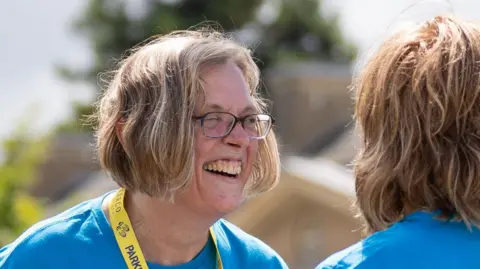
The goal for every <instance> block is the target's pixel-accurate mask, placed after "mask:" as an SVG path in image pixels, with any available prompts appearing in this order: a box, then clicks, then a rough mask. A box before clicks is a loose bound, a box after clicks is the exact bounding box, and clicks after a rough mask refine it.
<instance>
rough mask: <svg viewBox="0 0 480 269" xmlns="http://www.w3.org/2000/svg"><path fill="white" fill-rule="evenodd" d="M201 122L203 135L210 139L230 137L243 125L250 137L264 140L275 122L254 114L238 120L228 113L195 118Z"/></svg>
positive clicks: (208, 114) (267, 116) (212, 113)
mask: <svg viewBox="0 0 480 269" xmlns="http://www.w3.org/2000/svg"><path fill="white" fill-rule="evenodd" d="M194 119H195V120H200V125H201V126H202V132H203V135H204V136H206V137H210V138H221V137H225V136H227V135H229V134H230V133H231V132H232V130H233V128H235V125H237V123H239V122H240V123H241V124H242V127H243V129H244V130H245V132H247V134H248V137H249V138H252V139H263V138H265V136H267V134H268V132H269V131H270V129H271V127H272V125H273V123H274V122H275V120H274V119H273V118H272V116H270V115H268V114H252V115H248V116H245V117H242V118H238V117H236V116H235V115H233V114H230V113H228V112H210V113H207V114H205V115H203V116H198V117H194Z"/></svg>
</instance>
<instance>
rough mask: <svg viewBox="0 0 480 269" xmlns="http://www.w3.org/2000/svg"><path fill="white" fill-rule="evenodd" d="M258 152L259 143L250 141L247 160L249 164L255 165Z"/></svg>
mask: <svg viewBox="0 0 480 269" xmlns="http://www.w3.org/2000/svg"><path fill="white" fill-rule="evenodd" d="M258 150H259V141H258V140H252V141H251V142H250V145H249V147H248V159H249V160H250V161H249V162H250V164H253V163H255V161H257V158H258Z"/></svg>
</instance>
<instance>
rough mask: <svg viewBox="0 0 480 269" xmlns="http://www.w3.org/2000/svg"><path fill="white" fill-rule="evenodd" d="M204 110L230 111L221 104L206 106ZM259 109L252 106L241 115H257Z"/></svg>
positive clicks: (246, 108)
mask: <svg viewBox="0 0 480 269" xmlns="http://www.w3.org/2000/svg"><path fill="white" fill-rule="evenodd" d="M204 110H207V111H208V110H219V111H228V110H229V109H226V108H225V107H223V106H222V105H219V104H206V105H205V106H204ZM257 112H258V111H257V109H256V108H255V107H254V106H252V105H249V106H247V107H245V108H244V109H243V110H242V112H241V113H240V114H245V113H257Z"/></svg>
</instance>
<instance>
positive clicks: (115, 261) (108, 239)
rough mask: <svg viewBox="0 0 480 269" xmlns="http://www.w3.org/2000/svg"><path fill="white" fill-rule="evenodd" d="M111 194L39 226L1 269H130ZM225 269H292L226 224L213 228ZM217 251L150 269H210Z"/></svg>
mask: <svg viewBox="0 0 480 269" xmlns="http://www.w3.org/2000/svg"><path fill="white" fill-rule="evenodd" d="M106 196H107V194H105V195H103V196H102V197H98V198H95V199H92V200H88V201H85V202H83V203H81V204H79V205H77V206H75V207H73V208H71V209H69V210H67V211H65V212H63V213H60V214H59V215H57V216H55V217H52V218H49V219H46V220H44V221H41V222H39V223H37V224H36V225H34V226H32V227H31V228H30V229H28V230H27V231H26V232H25V233H23V234H22V235H21V236H20V237H19V238H17V240H15V241H14V242H12V243H11V244H9V245H7V246H5V247H3V248H2V249H0V268H2V269H29V268H35V269H60V268H62V269H63V268H69V269H77V268H78V269H85V268H90V269H94V268H95V269H96V268H98V269H100V268H101V269H105V268H115V269H120V268H127V266H126V264H125V261H124V259H123V257H122V254H121V252H120V250H119V247H118V244H117V241H116V240H115V235H114V234H113V232H112V229H111V227H110V225H109V222H108V220H107V218H106V216H105V214H104V212H103V210H102V208H101V205H102V201H103V199H104V198H105V197H106ZM213 230H214V233H215V235H216V237H217V243H218V247H219V251H220V256H221V258H222V263H223V267H224V268H225V269H231V268H272V269H273V268H275V269H276V268H288V267H287V265H286V263H285V262H284V261H283V260H282V258H281V257H280V256H279V255H278V254H277V253H276V252H275V251H274V250H273V249H271V248H270V247H269V246H267V245H266V244H265V243H263V242H262V241H260V240H259V239H257V238H255V237H253V236H251V235H248V234H247V233H245V232H244V231H242V230H241V229H240V228H238V227H236V226H235V225H233V224H231V223H229V222H228V221H226V220H219V221H218V222H216V223H215V224H214V225H213ZM215 263H216V250H215V246H214V244H213V241H212V240H210V242H208V243H207V244H206V246H205V247H204V249H203V250H202V251H201V252H200V253H199V254H198V255H197V256H196V257H195V258H194V259H192V260H191V261H190V262H188V263H186V264H183V265H176V266H162V265H159V264H152V263H148V266H149V268H150V269H165V268H168V269H193V268H195V269H203V268H205V269H212V268H215Z"/></svg>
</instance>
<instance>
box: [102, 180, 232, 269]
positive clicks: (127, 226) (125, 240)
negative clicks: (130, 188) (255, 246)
mask: <svg viewBox="0 0 480 269" xmlns="http://www.w3.org/2000/svg"><path fill="white" fill-rule="evenodd" d="M124 199H125V189H123V188H121V189H120V190H118V191H117V193H116V194H115V196H114V197H113V200H112V201H111V202H110V205H109V216H110V223H111V226H112V230H113V233H114V234H115V238H116V239H117V243H118V246H119V247H120V251H121V252H122V256H123V259H124V260H125V263H126V264H127V266H128V268H129V269H148V265H147V261H146V260H145V257H144V256H143V252H142V250H141V249H140V245H139V244H138V240H137V237H136V236H135V232H134V231H133V229H132V223H130V218H129V217H128V214H127V211H126V210H125V206H124V203H123V202H124ZM210 235H211V236H212V239H213V243H214V245H215V249H216V250H217V255H216V256H217V268H218V269H223V265H222V259H221V257H220V251H219V250H218V244H217V238H216V236H215V233H214V232H213V229H212V228H211V227H210Z"/></svg>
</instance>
